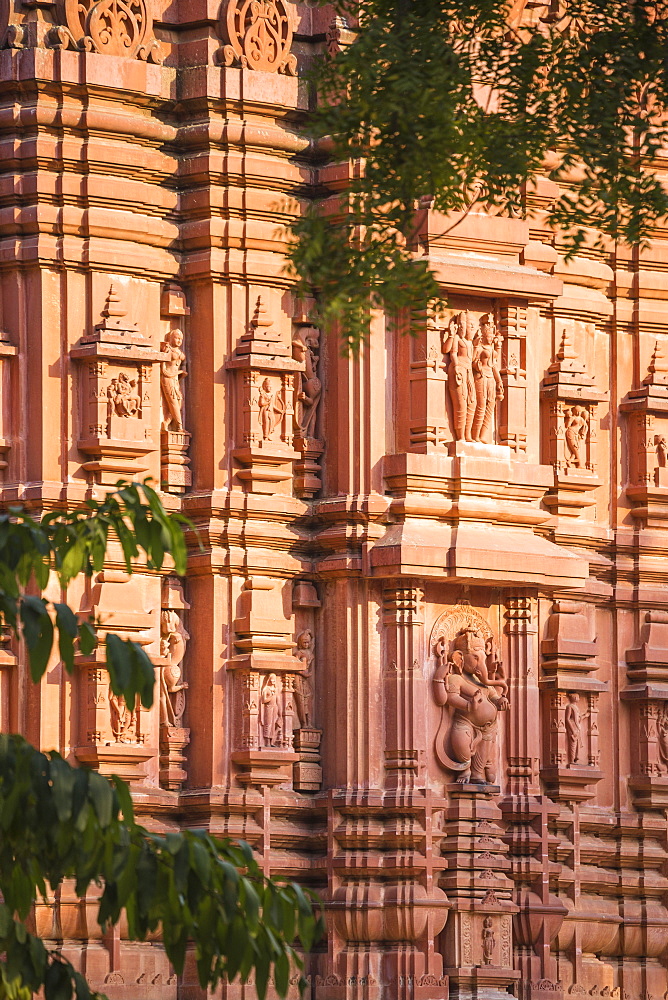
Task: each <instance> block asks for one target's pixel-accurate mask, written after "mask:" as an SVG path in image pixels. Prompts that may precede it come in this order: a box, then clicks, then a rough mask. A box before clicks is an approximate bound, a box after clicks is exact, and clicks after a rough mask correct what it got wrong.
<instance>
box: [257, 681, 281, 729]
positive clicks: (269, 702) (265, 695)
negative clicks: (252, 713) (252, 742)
mask: <svg viewBox="0 0 668 1000" xmlns="http://www.w3.org/2000/svg"><path fill="white" fill-rule="evenodd" d="M280 693H281V689H280V684H279V680H278V677H277V676H276V674H268V675H267V679H266V680H265V682H264V684H263V685H262V690H261V692H260V733H261V736H262V744H263V746H265V747H278V746H280V745H281V736H282V733H283V719H282V714H281V706H280Z"/></svg>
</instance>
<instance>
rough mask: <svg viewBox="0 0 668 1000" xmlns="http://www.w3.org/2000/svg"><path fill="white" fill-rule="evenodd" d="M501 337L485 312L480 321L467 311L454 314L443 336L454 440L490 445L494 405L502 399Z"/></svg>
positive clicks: (492, 431)
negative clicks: (478, 322)
mask: <svg viewBox="0 0 668 1000" xmlns="http://www.w3.org/2000/svg"><path fill="white" fill-rule="evenodd" d="M500 346H501V337H499V336H498V335H497V332H496V328H495V325H494V320H493V318H492V316H491V314H490V313H485V314H484V315H483V316H482V317H481V319H480V324H479V326H478V324H477V323H476V320H475V318H474V316H473V315H472V314H471V313H469V312H468V311H466V312H462V313H459V314H458V315H457V316H454V317H453V318H452V319H451V320H450V323H449V324H448V329H447V333H446V334H445V335H444V339H443V353H444V354H446V355H447V356H448V365H447V373H448V392H449V394H450V400H451V402H452V412H453V423H454V436H455V440H457V441H477V442H479V443H484V444H490V443H491V442H492V440H493V433H494V415H495V412H496V404H497V402H498V401H499V400H502V399H503V395H504V389H503V382H502V380H501V373H500V359H499V351H500Z"/></svg>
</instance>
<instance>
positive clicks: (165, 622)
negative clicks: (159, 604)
mask: <svg viewBox="0 0 668 1000" xmlns="http://www.w3.org/2000/svg"><path fill="white" fill-rule="evenodd" d="M189 638H190V636H189V635H188V633H187V632H186V630H185V628H184V627H183V624H182V622H181V619H180V618H179V616H178V614H177V613H176V611H174V610H173V608H163V609H162V611H161V612H160V656H161V657H162V658H163V659H165V660H166V661H167V663H166V665H165V666H163V668H162V670H161V673H160V724H161V725H162V726H171V727H176V728H181V725H182V722H183V714H184V712H185V709H186V695H185V692H186V689H187V687H188V685H187V683H185V681H184V680H183V673H182V663H183V659H184V657H185V655H186V643H187V642H188V639H189Z"/></svg>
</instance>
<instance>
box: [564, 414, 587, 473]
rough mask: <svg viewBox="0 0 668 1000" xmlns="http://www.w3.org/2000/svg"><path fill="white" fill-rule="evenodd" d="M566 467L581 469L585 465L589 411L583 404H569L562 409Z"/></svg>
mask: <svg viewBox="0 0 668 1000" xmlns="http://www.w3.org/2000/svg"><path fill="white" fill-rule="evenodd" d="M564 428H565V441H566V455H565V459H564V465H565V467H566V468H570V467H573V468H575V469H581V468H582V467H583V466H584V465H586V457H585V442H586V440H587V435H588V433H589V411H588V410H587V409H586V407H584V406H569V407H566V409H565V410H564Z"/></svg>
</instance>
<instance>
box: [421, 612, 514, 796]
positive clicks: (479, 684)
mask: <svg viewBox="0 0 668 1000" xmlns="http://www.w3.org/2000/svg"><path fill="white" fill-rule="evenodd" d="M466 612H468V614H467V613H466ZM462 618H465V619H468V620H466V622H465V624H464V626H463V627H459V626H460V623H461V620H462ZM453 624H454V626H455V629H453ZM453 632H454V634H453ZM431 645H432V649H433V651H434V654H435V656H436V660H437V666H436V670H435V672H434V675H433V679H432V689H433V695H434V700H435V701H436V704H437V705H439V706H441V708H442V713H441V721H440V725H439V729H438V732H437V734H436V740H435V745H434V747H435V753H436V758H437V760H438V762H439V764H440V765H441V767H443V768H444V769H445V770H447V771H452V772H455V773H456V774H458V778H457V781H458V782H459V783H462V784H464V783H468V782H471V783H474V784H494V783H495V781H496V765H497V760H496V758H497V754H498V743H497V719H498V713H499V712H502V711H505V710H506V709H507V708H508V699H507V697H506V694H507V691H508V684H507V680H506V677H505V672H504V670H503V666H502V664H501V662H500V660H499V658H498V655H497V652H496V644H495V642H494V638H493V635H492V631H491V629H490V627H489V625H488V624H487V623H486V622H485V621H484V619H483V618H482V616H479V615H477V613H476V612H474V611H473V609H464V608H457V609H454V611H453V612H451V613H450V614H449V615H447V614H446V615H444V616H441V618H440V619H439V620H438V621H437V622H436V625H435V626H434V629H433V631H432V643H431Z"/></svg>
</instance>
